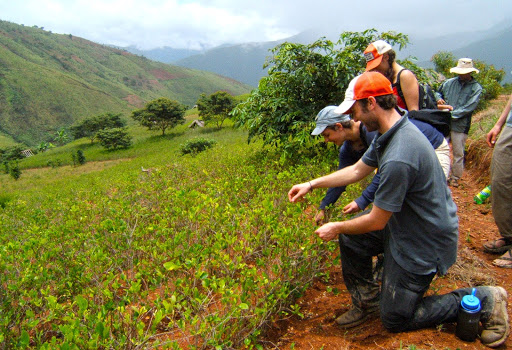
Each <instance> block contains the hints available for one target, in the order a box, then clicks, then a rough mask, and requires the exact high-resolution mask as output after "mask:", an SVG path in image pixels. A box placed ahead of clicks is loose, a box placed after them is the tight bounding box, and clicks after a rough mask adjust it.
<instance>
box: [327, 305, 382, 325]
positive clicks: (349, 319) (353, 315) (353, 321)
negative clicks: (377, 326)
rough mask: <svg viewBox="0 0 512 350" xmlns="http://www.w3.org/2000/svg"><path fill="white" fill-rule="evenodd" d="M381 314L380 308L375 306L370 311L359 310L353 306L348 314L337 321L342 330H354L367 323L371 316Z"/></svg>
mask: <svg viewBox="0 0 512 350" xmlns="http://www.w3.org/2000/svg"><path fill="white" fill-rule="evenodd" d="M378 312H379V306H378V305H377V306H373V307H371V308H369V309H364V310H363V309H359V308H357V307H355V306H352V307H351V308H350V309H349V310H348V311H347V312H345V313H344V314H342V315H341V316H340V317H338V318H337V319H336V323H337V324H338V325H339V326H340V327H341V328H352V327H355V326H358V325H360V324H361V323H363V322H364V321H366V320H367V319H368V318H369V317H370V316H372V315H375V314H377V313H378Z"/></svg>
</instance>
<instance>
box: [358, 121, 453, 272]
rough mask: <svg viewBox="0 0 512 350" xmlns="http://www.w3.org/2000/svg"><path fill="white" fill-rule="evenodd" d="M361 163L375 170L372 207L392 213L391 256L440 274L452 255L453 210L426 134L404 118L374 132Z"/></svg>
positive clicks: (404, 264)
mask: <svg viewBox="0 0 512 350" xmlns="http://www.w3.org/2000/svg"><path fill="white" fill-rule="evenodd" d="M362 161H363V162H364V163H365V164H366V165H368V166H371V167H377V168H379V173H380V183H379V188H378V189H377V192H376V193H375V202H374V205H376V206H377V207H379V208H381V209H383V210H386V211H390V212H393V214H392V216H391V218H390V220H389V222H388V227H389V230H390V238H389V243H388V244H389V245H390V250H391V254H392V255H393V258H394V259H395V260H396V262H397V263H398V264H399V265H400V266H401V267H402V268H403V269H405V270H407V271H409V272H412V273H416V274H423V275H426V274H430V273H433V272H438V273H440V274H444V273H446V270H447V269H448V268H449V267H450V266H451V265H452V264H453V263H454V262H455V259H456V258H457V241H458V227H459V225H458V217H457V208H456V206H455V203H454V202H453V200H452V197H451V193H450V190H449V189H448V186H447V185H446V179H445V176H444V173H443V169H442V168H441V165H440V164H439V160H438V159H437V156H436V154H435V152H434V150H433V148H432V146H431V145H430V143H429V142H428V140H427V139H426V137H424V136H423V134H422V133H421V132H420V131H419V130H418V128H416V127H414V126H413V124H412V123H411V122H409V120H408V118H407V117H405V116H404V117H402V118H401V119H400V120H399V121H398V122H397V123H396V124H395V125H393V127H391V129H389V130H388V131H387V132H386V133H384V134H383V135H377V137H376V138H375V139H374V141H373V142H372V144H371V145H370V147H369V148H368V150H367V151H366V153H365V154H364V155H363V157H362Z"/></svg>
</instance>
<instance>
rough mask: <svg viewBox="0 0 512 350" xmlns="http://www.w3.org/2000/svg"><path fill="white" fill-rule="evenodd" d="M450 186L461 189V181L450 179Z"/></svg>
mask: <svg viewBox="0 0 512 350" xmlns="http://www.w3.org/2000/svg"><path fill="white" fill-rule="evenodd" d="M448 186H451V187H459V180H458V179H456V178H454V177H451V178H449V179H448Z"/></svg>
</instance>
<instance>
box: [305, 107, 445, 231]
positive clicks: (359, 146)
mask: <svg viewBox="0 0 512 350" xmlns="http://www.w3.org/2000/svg"><path fill="white" fill-rule="evenodd" d="M336 108H338V107H337V106H327V107H325V108H323V109H322V110H321V111H320V112H319V113H318V116H317V118H316V127H315V129H314V130H313V132H312V133H311V135H322V136H323V138H324V140H325V142H332V143H334V144H335V145H337V146H340V151H339V154H338V162H339V163H338V164H339V165H338V169H343V168H345V167H347V166H350V165H353V164H355V163H356V162H357V161H358V160H359V159H360V158H361V157H362V156H363V154H364V152H366V150H367V149H368V147H369V146H370V144H371V143H372V140H373V139H374V138H375V136H376V135H377V131H371V132H370V131H368V130H367V129H366V127H365V126H364V124H363V123H361V122H360V121H357V122H356V121H354V120H352V119H351V118H350V115H348V114H342V113H337V112H336V111H335V110H336ZM411 122H412V123H413V124H414V125H416V127H417V128H418V129H420V131H421V132H422V133H423V134H424V135H425V136H426V137H427V139H428V140H429V141H430V143H431V144H432V147H433V148H434V149H435V151H436V155H437V157H438V159H439V162H440V163H441V165H442V167H443V171H444V173H445V176H448V172H449V169H450V148H449V146H448V143H447V142H446V140H445V138H444V136H443V135H442V134H441V133H440V132H439V131H438V130H436V129H435V128H434V127H433V126H431V125H429V124H427V123H424V122H421V121H419V120H414V119H411ZM379 178H380V175H379V174H378V173H377V174H376V175H375V176H374V178H373V180H372V182H371V184H370V185H369V186H368V187H367V188H366V189H365V190H364V191H363V192H362V194H361V196H360V197H359V198H356V199H355V200H353V201H352V202H350V203H349V204H347V205H346V206H345V207H344V208H343V213H344V214H353V213H357V212H358V211H360V210H364V209H365V208H366V207H367V206H368V205H369V204H370V203H371V202H373V198H374V197H375V192H376V191H377V188H378V186H379ZM345 188H346V186H341V187H333V188H329V189H328V190H327V193H326V194H325V197H324V198H323V199H322V202H321V203H320V206H319V208H318V212H317V214H316V215H315V222H316V223H317V224H318V225H320V224H323V223H324V218H325V208H327V207H328V206H330V205H333V204H334V203H336V201H337V200H338V199H339V198H340V196H341V194H342V193H343V192H344V191H345Z"/></svg>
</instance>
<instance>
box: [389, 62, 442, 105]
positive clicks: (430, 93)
mask: <svg viewBox="0 0 512 350" xmlns="http://www.w3.org/2000/svg"><path fill="white" fill-rule="evenodd" d="M402 71H403V69H402V70H401V71H400V72H398V74H397V76H396V91H397V92H398V96H400V98H401V99H402V100H403V101H404V103H405V104H406V105H407V103H406V102H405V98H404V94H403V92H402V87H401V86H400V74H402ZM418 85H419V96H420V97H419V101H418V107H419V109H437V101H436V96H435V95H434V90H432V88H431V87H430V85H428V84H426V83H419V82H418Z"/></svg>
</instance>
